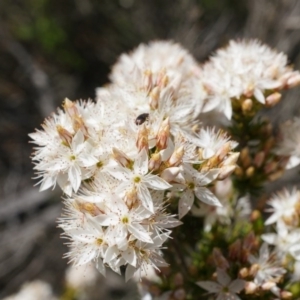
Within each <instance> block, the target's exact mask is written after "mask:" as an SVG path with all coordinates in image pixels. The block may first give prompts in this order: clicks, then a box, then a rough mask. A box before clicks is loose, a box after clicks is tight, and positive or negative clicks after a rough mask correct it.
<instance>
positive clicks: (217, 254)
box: [212, 248, 229, 270]
mask: <svg viewBox="0 0 300 300" xmlns="http://www.w3.org/2000/svg"><path fill="white" fill-rule="evenodd" d="M212 254H213V260H214V263H215V266H216V267H217V268H220V269H222V270H227V269H228V268H229V262H228V260H227V259H226V258H225V257H224V255H223V254H222V252H221V251H220V249H218V248H213V253H212Z"/></svg>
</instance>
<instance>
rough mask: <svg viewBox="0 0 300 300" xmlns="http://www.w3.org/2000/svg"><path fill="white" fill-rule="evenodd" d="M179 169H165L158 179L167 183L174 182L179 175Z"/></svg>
mask: <svg viewBox="0 0 300 300" xmlns="http://www.w3.org/2000/svg"><path fill="white" fill-rule="evenodd" d="M179 172H180V169H179V168H178V167H171V168H167V169H165V170H163V171H162V173H161V175H160V177H161V178H162V179H164V180H166V181H167V182H171V181H173V180H175V178H176V176H177V175H178V174H179Z"/></svg>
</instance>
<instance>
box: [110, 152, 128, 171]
mask: <svg viewBox="0 0 300 300" xmlns="http://www.w3.org/2000/svg"><path fill="white" fill-rule="evenodd" d="M112 156H113V158H114V159H115V160H116V161H117V162H118V163H119V164H120V165H121V166H123V167H125V168H131V166H132V164H133V161H132V160H131V159H130V158H129V157H128V156H127V155H126V154H125V153H124V152H122V151H121V150H119V149H117V148H112Z"/></svg>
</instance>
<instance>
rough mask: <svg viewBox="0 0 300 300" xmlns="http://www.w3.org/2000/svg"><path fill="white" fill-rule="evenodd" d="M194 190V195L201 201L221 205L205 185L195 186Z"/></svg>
mask: <svg viewBox="0 0 300 300" xmlns="http://www.w3.org/2000/svg"><path fill="white" fill-rule="evenodd" d="M194 192H195V195H196V197H197V198H198V199H199V200H201V201H202V202H204V203H206V204H209V205H213V206H222V204H221V203H220V201H219V200H218V198H217V197H216V196H215V195H214V194H213V193H212V192H211V191H210V190H209V189H207V188H205V187H196V188H195V189H194Z"/></svg>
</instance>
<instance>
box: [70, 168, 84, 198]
mask: <svg viewBox="0 0 300 300" xmlns="http://www.w3.org/2000/svg"><path fill="white" fill-rule="evenodd" d="M68 178H69V181H70V183H71V185H72V188H73V190H74V192H77V191H78V189H79V187H80V184H81V170H80V168H79V167H78V166H77V165H73V166H71V168H70V169H69V171H68Z"/></svg>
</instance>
